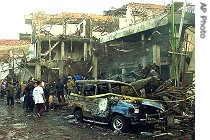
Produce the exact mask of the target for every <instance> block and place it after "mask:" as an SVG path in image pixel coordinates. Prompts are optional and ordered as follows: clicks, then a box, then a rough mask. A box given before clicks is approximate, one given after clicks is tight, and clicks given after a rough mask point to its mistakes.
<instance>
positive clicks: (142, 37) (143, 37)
mask: <svg viewBox="0 0 210 140" xmlns="http://www.w3.org/2000/svg"><path fill="white" fill-rule="evenodd" d="M144 41H145V36H144V34H141V42H142V43H141V44H142V47H144V44H145V43H144ZM146 65H147V56H146V55H145V56H143V58H142V66H143V67H145V66H146Z"/></svg>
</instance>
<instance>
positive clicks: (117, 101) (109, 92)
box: [68, 80, 164, 132]
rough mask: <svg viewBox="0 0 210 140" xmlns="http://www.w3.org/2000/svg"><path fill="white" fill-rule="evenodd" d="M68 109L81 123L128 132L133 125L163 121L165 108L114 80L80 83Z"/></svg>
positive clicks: (77, 82)
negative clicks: (92, 123)
mask: <svg viewBox="0 0 210 140" xmlns="http://www.w3.org/2000/svg"><path fill="white" fill-rule="evenodd" d="M68 109H69V110H70V112H71V113H73V114H74V116H75V118H76V119H77V120H78V121H83V120H89V121H94V122H100V123H107V124H110V126H111V128H112V129H113V130H120V131H122V132H125V131H126V130H127V129H128V128H129V126H130V125H135V124H144V125H145V124H154V123H158V122H161V121H162V120H163V118H162V117H161V113H163V112H164V106H163V105H162V104H161V103H159V102H155V101H152V100H149V99H144V98H141V97H140V96H139V95H138V93H137V92H136V90H135V89H134V88H133V86H132V85H130V84H128V83H124V82H120V81H113V80H78V81H76V84H75V92H74V93H71V95H70V96H69V99H68Z"/></svg>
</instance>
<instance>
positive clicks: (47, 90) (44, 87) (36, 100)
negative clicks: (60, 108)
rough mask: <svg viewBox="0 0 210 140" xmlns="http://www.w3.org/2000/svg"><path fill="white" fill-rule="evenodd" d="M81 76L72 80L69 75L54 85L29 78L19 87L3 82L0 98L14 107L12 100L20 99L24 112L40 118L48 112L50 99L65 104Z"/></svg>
mask: <svg viewBox="0 0 210 140" xmlns="http://www.w3.org/2000/svg"><path fill="white" fill-rule="evenodd" d="M82 79H83V77H82V76H81V75H79V74H78V75H76V76H74V77H73V78H72V77H71V75H70V74H69V75H68V76H67V77H66V78H64V80H63V81H62V80H61V79H59V80H58V81H57V82H54V84H50V83H48V81H41V80H37V79H34V78H32V77H31V78H30V79H29V80H28V81H27V82H26V81H23V82H22V83H21V84H19V86H16V84H17V83H14V82H11V81H4V82H2V83H1V86H0V87H1V89H0V91H1V93H0V94H1V97H2V98H3V97H4V96H6V98H7V102H6V104H7V106H12V107H13V106H14V104H15V103H14V99H15V98H16V94H19V96H17V100H21V99H22V104H23V106H22V107H23V109H24V110H25V111H26V112H35V113H36V114H37V116H38V117H39V118H40V117H41V116H42V115H43V113H44V112H48V111H49V110H50V97H52V96H56V95H57V99H58V103H65V102H66V96H65V95H67V97H68V96H69V95H70V94H71V93H72V92H73V91H74V87H75V80H82ZM53 89H55V91H56V95H53V93H54V92H53V91H54V90H53Z"/></svg>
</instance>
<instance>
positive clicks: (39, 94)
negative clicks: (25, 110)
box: [33, 81, 45, 118]
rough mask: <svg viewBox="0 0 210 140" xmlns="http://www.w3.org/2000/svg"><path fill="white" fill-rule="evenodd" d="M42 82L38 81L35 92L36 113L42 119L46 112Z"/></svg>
mask: <svg viewBox="0 0 210 140" xmlns="http://www.w3.org/2000/svg"><path fill="white" fill-rule="evenodd" d="M41 84H42V83H41V81H37V86H36V87H35V88H34V90H33V98H34V102H35V112H36V113H37V116H38V117H39V118H40V117H41V116H42V115H43V112H44V111H45V97H44V90H43V88H42V86H41Z"/></svg>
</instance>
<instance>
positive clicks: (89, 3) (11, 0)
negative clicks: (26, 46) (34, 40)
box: [0, 0, 192, 39]
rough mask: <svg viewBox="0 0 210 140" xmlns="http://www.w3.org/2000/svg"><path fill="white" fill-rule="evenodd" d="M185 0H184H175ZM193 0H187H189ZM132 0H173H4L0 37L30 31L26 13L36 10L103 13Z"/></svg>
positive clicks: (152, 0)
mask: <svg viewBox="0 0 210 140" xmlns="http://www.w3.org/2000/svg"><path fill="white" fill-rule="evenodd" d="M174 1H183V0H174ZM189 1H192V0H187V2H189ZM130 2H137V3H152V4H160V5H166V4H169V3H171V0H3V1H1V8H0V17H1V22H0V39H18V38H19V33H30V32H31V27H30V26H29V25H26V24H25V23H24V22H25V21H24V15H29V14H30V13H32V12H35V11H44V12H46V13H52V14H55V13H60V12H75V13H77V12H78V13H89V14H103V11H104V10H110V9H111V7H115V8H119V7H121V6H123V5H125V4H128V3H130Z"/></svg>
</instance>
